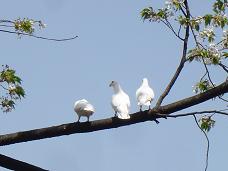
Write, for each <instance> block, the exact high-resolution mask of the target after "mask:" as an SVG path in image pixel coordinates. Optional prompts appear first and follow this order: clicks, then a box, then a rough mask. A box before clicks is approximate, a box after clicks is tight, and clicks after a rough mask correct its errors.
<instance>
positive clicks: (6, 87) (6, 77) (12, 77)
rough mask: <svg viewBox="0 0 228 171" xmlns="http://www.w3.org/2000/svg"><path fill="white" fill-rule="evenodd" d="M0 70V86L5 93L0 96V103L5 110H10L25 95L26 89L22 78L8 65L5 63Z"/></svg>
mask: <svg viewBox="0 0 228 171" xmlns="http://www.w3.org/2000/svg"><path fill="white" fill-rule="evenodd" d="M2 67H3V69H2V71H1V72H0V86H1V88H2V90H3V91H1V92H3V94H1V97H0V105H1V106H2V110H3V111H4V112H9V111H11V110H12V109H14V107H15V102H16V100H18V99H21V98H24V97H25V91H24V89H23V87H22V86H21V82H22V80H21V78H20V77H19V76H17V75H16V71H15V70H13V69H11V68H10V67H9V66H8V65H5V66H4V65H3V66H2Z"/></svg>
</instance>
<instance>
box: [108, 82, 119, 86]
mask: <svg viewBox="0 0 228 171" xmlns="http://www.w3.org/2000/svg"><path fill="white" fill-rule="evenodd" d="M117 84H118V83H117V82H116V81H111V83H110V84H109V87H114V86H116V85H117Z"/></svg>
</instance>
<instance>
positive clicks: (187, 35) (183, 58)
mask: <svg viewBox="0 0 228 171" xmlns="http://www.w3.org/2000/svg"><path fill="white" fill-rule="evenodd" d="M185 7H186V18H190V12H189V8H188V2H187V1H185ZM189 27H190V26H189V25H187V27H186V30H185V37H184V45H183V52H182V58H181V61H180V64H179V66H178V68H177V70H176V72H175V74H174V76H173V78H172V79H171V81H170V82H169V84H168V86H167V87H166V89H165V91H164V92H163V93H162V95H161V96H160V97H159V99H158V101H157V104H156V107H159V106H160V105H161V103H162V101H163V100H164V98H165V97H166V96H167V95H168V94H169V92H170V90H171V88H172V87H173V85H174V83H175V82H176V80H177V78H178V76H179V75H180V73H181V71H182V69H183V67H184V63H185V62H186V56H187V49H188V38H189Z"/></svg>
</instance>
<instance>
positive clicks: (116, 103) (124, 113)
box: [109, 81, 130, 119]
mask: <svg viewBox="0 0 228 171" xmlns="http://www.w3.org/2000/svg"><path fill="white" fill-rule="evenodd" d="M109 87H113V90H114V94H113V95H112V101H111V105H112V108H113V109H114V111H115V116H117V117H118V118H120V119H129V118H130V115H129V111H130V99H129V96H128V95H127V94H126V93H125V92H124V91H123V90H122V88H121V87H120V85H119V84H118V83H117V82H116V81H112V82H111V83H110V85H109Z"/></svg>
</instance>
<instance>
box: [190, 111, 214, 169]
mask: <svg viewBox="0 0 228 171" xmlns="http://www.w3.org/2000/svg"><path fill="white" fill-rule="evenodd" d="M193 117H194V120H195V122H196V125H197V127H198V128H199V129H200V130H201V131H202V132H203V134H204V136H205V138H206V140H207V150H206V164H205V168H204V171H207V168H208V156H209V150H210V141H209V138H208V136H207V133H206V132H205V131H204V130H203V129H202V128H201V127H200V125H199V123H198V121H197V119H196V116H195V115H193Z"/></svg>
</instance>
